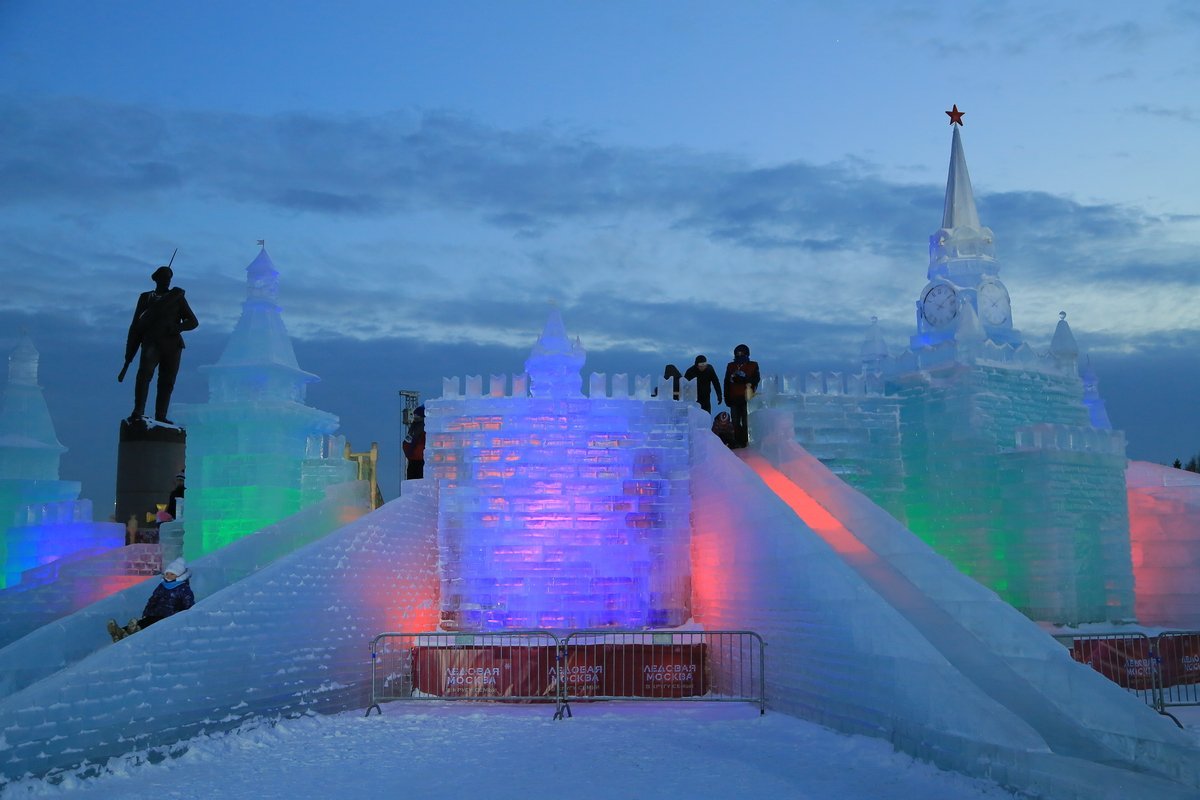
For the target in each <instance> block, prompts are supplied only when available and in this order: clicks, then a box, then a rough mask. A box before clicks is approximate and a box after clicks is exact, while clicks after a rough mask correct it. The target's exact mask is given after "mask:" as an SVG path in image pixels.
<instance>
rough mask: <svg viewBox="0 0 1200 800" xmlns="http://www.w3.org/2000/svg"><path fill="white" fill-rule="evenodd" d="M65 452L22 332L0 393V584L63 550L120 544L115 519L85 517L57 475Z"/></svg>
mask: <svg viewBox="0 0 1200 800" xmlns="http://www.w3.org/2000/svg"><path fill="white" fill-rule="evenodd" d="M64 452H66V448H65V447H63V446H62V444H60V443H59V441H58V436H57V434H56V433H55V431H54V422H53V421H52V420H51V419H50V410H49V409H48V408H47V406H46V398H45V397H44V396H43V395H42V388H41V387H40V386H39V385H38V352H37V349H36V348H35V347H34V346H33V342H31V341H30V340H29V338H28V337H26V336H23V337H21V340H20V342H19V343H18V344H17V346H16V347H15V348H14V349H13V351H12V353H11V355H10V356H9V359H8V383H7V385H6V386H5V388H4V393H3V396H2V397H0V565H2V566H3V570H0V588H3V587H5V586H12V585H14V584H16V583H18V582H19V581H20V576H21V573H22V572H24V571H25V570H28V569H32V568H34V567H37V566H39V565H41V564H46V563H49V562H51V561H54V560H55V559H57V558H61V557H63V556H65V555H69V554H71V553H75V552H78V551H80V550H89V549H96V548H109V547H119V546H121V545H122V544H124V540H125V539H124V537H125V533H124V528H123V527H122V526H120V525H117V524H115V523H94V522H92V504H91V502H90V501H87V500H79V499H78V497H79V483H78V482H76V481H62V480H59V479H58V469H59V460H60V459H61V457H62V454H63V453H64Z"/></svg>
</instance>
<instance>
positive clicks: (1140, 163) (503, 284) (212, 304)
mask: <svg viewBox="0 0 1200 800" xmlns="http://www.w3.org/2000/svg"><path fill="white" fill-rule="evenodd" d="M1197 52H1200V7H1197V6H1195V5H1194V4H1191V3H1187V2H1157V3H1155V2H1151V3H1143V4H1138V6H1137V7H1136V8H1134V7H1133V6H1132V5H1130V4H1129V3H1127V2H1090V3H1086V4H1084V3H1065V2H1061V3H1057V2H1049V3H1048V2H980V3H973V2H946V3H927V2H905V3H848V4H833V3H820V2H813V3H806V2H795V3H779V2H738V3H733V2H728V3H702V2H687V3H684V2H655V3H648V2H647V3H634V2H605V3H599V2H596V3H564V2H544V3H534V2H515V3H494V2H493V3H453V4H449V3H447V4H436V3H416V2H411V3H408V2H391V3H366V2H341V3H304V4H299V3H284V2H253V1H250V2H246V1H243V2H236V3H235V2H206V3H195V4H164V3H150V2H124V3H89V2H82V0H80V1H78V2H61V1H60V0H41V1H39V2H32V1H30V0H5V2H3V3H0V141H2V142H4V146H3V147H2V148H0V204H2V208H3V213H2V214H0V276H3V286H4V291H2V292H0V345H3V346H5V348H6V349H7V347H8V346H10V345H11V343H12V342H13V341H14V340H15V338H16V336H18V335H19V333H20V331H21V330H22V329H26V330H28V332H29V335H30V336H31V337H32V338H33V339H34V342H35V344H36V345H37V346H38V348H39V350H41V352H42V369H41V381H42V384H43V385H44V386H45V388H46V394H47V398H48V402H49V403H50V407H51V412H52V413H53V414H54V417H55V420H56V423H57V425H58V429H59V437H60V439H62V441H63V443H64V444H65V445H67V447H69V448H70V452H68V453H67V455H66V456H65V457H64V460H63V469H62V474H63V477H64V478H68V479H73V480H82V481H84V495H85V496H88V497H91V498H93V499H94V500H95V501H96V505H97V509H98V510H99V509H102V508H105V507H108V506H107V504H109V503H111V495H112V486H113V484H114V483H115V476H114V475H113V465H114V463H115V442H116V434H117V421H118V420H119V419H120V418H121V417H122V416H124V415H126V414H128V411H129V406H130V404H131V399H130V397H129V395H130V394H131V387H130V386H129V385H128V384H123V385H118V384H117V383H116V381H115V373H116V371H117V370H118V369H119V368H120V363H121V355H122V347H123V338H124V330H125V327H126V326H127V324H128V320H129V315H130V314H131V312H132V308H133V303H134V301H135V299H136V295H137V293H138V292H140V291H143V290H145V289H148V288H150V282H149V279H148V275H149V272H150V271H151V270H153V268H154V267H155V266H156V265H157V264H159V263H162V262H163V261H165V259H166V258H167V257H168V256H169V255H170V253H171V251H172V250H173V249H174V248H175V247H179V256H178V258H177V260H176V264H175V267H176V284H177V285H180V286H183V287H184V288H186V289H187V291H188V297H189V299H190V301H191V304H192V306H193V308H195V309H196V312H197V314H198V316H199V317H200V320H201V327H200V328H199V329H198V330H197V331H195V332H194V333H192V334H190V335H189V338H188V341H189V349H188V351H187V352H186V353H185V358H184V366H183V370H182V372H181V376H180V382H179V385H178V386H177V389H176V401H177V402H199V401H203V400H204V399H205V397H206V386H205V384H204V382H203V378H202V376H201V374H200V373H199V372H198V371H197V367H199V366H201V365H203V364H210V363H213V362H214V361H215V360H216V358H217V357H218V356H219V354H220V351H221V348H222V347H223V346H224V343H225V341H226V337H227V336H228V333H229V331H230V329H231V328H232V325H233V323H234V321H235V320H236V317H237V314H238V312H239V310H240V302H241V299H242V298H243V295H244V268H245V266H246V265H247V264H249V263H250V261H251V260H252V259H253V258H254V256H255V255H256V253H257V247H256V246H255V242H256V240H258V239H264V238H265V239H266V240H267V246H268V250H269V251H270V253H271V256H272V258H273V259H274V261H275V263H276V265H277V267H278V268H279V270H280V273H281V303H282V305H283V307H284V316H285V320H286V322H287V324H288V327H289V330H290V331H291V333H292V334H293V337H294V339H295V341H296V350H297V356H298V358H299V360H300V363H301V366H302V367H304V368H305V369H307V370H309V371H311V372H314V373H316V374H318V375H319V376H321V378H322V382H321V383H320V384H317V385H316V386H314V387H313V388H312V389H311V390H310V393H309V399H310V402H311V403H312V404H313V405H315V406H317V407H318V408H321V409H323V410H326V411H331V412H333V413H335V414H338V415H339V416H340V417H341V419H342V425H343V430H344V432H346V433H347V434H348V435H349V436H350V439H351V441H352V443H353V444H354V445H355V447H356V448H360V447H365V446H367V445H368V444H369V442H370V441H371V440H376V441H379V442H380V446H381V448H382V450H383V459H384V464H385V467H384V491H385V494H386V495H387V496H392V495H394V494H395V485H396V484H395V480H396V479H395V466H394V465H395V462H396V461H397V459H398V457H399V456H398V451H399V447H398V436H399V426H398V422H397V416H398V408H399V403H398V400H397V396H396V391H397V390H398V389H400V388H414V389H418V390H420V391H421V392H422V393H423V394H424V395H426V396H430V395H435V394H437V393H439V392H440V386H441V377H442V376H443V375H458V374H488V373H491V372H509V373H511V372H518V371H520V370H521V365H522V363H523V361H524V357H525V355H526V354H527V352H528V348H529V346H530V345H531V344H532V342H533V339H534V338H535V337H536V334H537V333H538V331H539V329H540V327H541V324H542V323H543V322H544V320H545V316H546V309H547V303H548V302H550V301H553V302H556V303H557V304H559V306H560V308H561V309H562V312H563V316H564V319H565V320H566V323H567V327H568V330H569V331H570V332H571V333H572V334H577V335H579V336H580V337H581V338H582V340H583V344H584V346H585V347H586V348H587V349H588V350H589V360H588V363H587V365H586V367H585V369H586V370H588V371H593V370H594V371H606V372H617V371H626V372H631V373H651V372H659V371H661V368H662V365H663V364H664V363H667V362H668V361H670V362H674V363H677V364H680V365H685V364H686V363H688V362H690V360H691V357H692V356H693V355H694V354H695V353H698V352H705V353H707V354H708V355H709V357H710V358H711V359H712V360H714V361H720V360H723V359H725V358H726V357H727V354H728V353H729V351H730V350H731V349H732V346H733V345H734V344H736V343H737V342H739V341H746V342H748V343H749V344H750V345H751V346H752V348H753V349H754V354H755V356H756V357H758V358H759V360H760V362H761V363H762V364H763V366H764V369H765V370H766V371H768V372H783V373H797V372H803V371H807V370H813V369H822V368H846V367H848V366H850V365H851V364H852V363H853V360H854V356H855V354H856V352H857V346H858V342H859V341H860V339H861V338H862V335H863V332H864V330H865V329H866V326H867V324H868V323H869V320H870V318H871V317H872V316H878V317H879V319H880V324H881V325H882V326H883V330H884V332H885V335H886V338H887V340H888V342H889V343H890V344H891V346H892V348H893V349H899V348H901V347H902V346H904V344H905V343H906V342H907V337H908V335H909V334H910V333H912V331H913V328H914V305H913V304H914V302H915V301H916V299H917V297H918V294H919V292H920V290H921V288H922V287H923V286H924V284H925V271H926V268H927V245H928V236H929V234H931V233H933V232H934V231H935V230H936V229H937V227H938V225H939V224H940V219H941V206H942V195H943V190H944V185H945V178H946V167H947V162H948V158H949V149H950V129H949V126H948V118H947V117H946V115H945V114H944V113H943V112H944V110H945V109H948V108H949V107H950V105H951V104H952V103H956V104H957V105H958V107H959V108H960V109H962V110H964V111H965V112H966V116H965V118H964V121H965V123H966V126H965V128H964V130H963V142H964V146H965V150H966V154H967V160H968V164H969V166H970V171H971V177H972V180H973V182H974V186H975V192H976V198H977V200H978V205H979V211H980V216H981V218H982V221H983V223H984V224H985V225H988V226H989V227H991V228H992V229H993V230H994V231H995V233H996V242H997V250H998V255H999V257H1000V259H1001V272H1000V275H1001V278H1002V279H1003V280H1004V281H1005V282H1006V284H1007V285H1008V288H1009V290H1010V293H1011V295H1012V298H1013V309H1014V321H1015V323H1016V326H1017V327H1018V328H1020V329H1021V330H1022V331H1023V333H1024V335H1025V338H1026V340H1027V341H1028V342H1029V343H1030V344H1031V345H1032V346H1033V347H1035V348H1038V349H1041V348H1045V347H1046V346H1048V344H1049V340H1050V336H1051V333H1052V332H1053V329H1054V324H1055V323H1056V322H1057V319H1058V312H1059V311H1060V310H1061V311H1066V312H1067V314H1068V321H1069V322H1070V323H1071V325H1072V327H1073V329H1074V331H1075V334H1076V337H1077V339H1078V340H1079V342H1080V344H1081V346H1082V347H1084V348H1085V349H1086V350H1087V351H1088V352H1089V353H1090V355H1091V359H1092V363H1093V366H1094V367H1095V369H1096V371H1097V373H1098V376H1099V379H1100V388H1101V392H1102V393H1103V395H1104V396H1105V398H1106V399H1107V401H1108V404H1109V410H1110V415H1111V417H1112V419H1113V422H1114V425H1115V426H1116V427H1118V428H1121V429H1123V430H1125V431H1126V433H1127V436H1128V439H1129V453H1130V455H1131V457H1134V458H1140V459H1146V460H1151V461H1165V462H1169V461H1170V460H1172V459H1173V458H1176V457H1181V458H1184V459H1185V460H1186V458H1187V457H1188V456H1189V455H1191V454H1193V453H1195V452H1197V451H1200V421H1198V420H1197V419H1196V415H1195V413H1194V407H1195V405H1194V398H1195V397H1196V395H1197V393H1198V392H1200V377H1198V374H1197V370H1196V355H1195V354H1196V352H1197V346H1198V345H1200V319H1198V318H1197V310H1196V302H1195V298H1196V282H1197V260H1198V259H1197V255H1196V253H1197V244H1198V243H1200V193H1198V191H1197V186H1200V101H1197V99H1196V98H1197V97H1200V92H1197V86H1198V85H1200V61H1197V60H1196V58H1195V54H1196V53H1197Z"/></svg>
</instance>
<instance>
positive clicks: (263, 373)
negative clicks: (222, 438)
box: [201, 247, 317, 402]
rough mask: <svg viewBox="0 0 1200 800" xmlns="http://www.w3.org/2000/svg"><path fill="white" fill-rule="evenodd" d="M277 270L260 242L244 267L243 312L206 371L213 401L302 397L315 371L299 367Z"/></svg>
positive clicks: (298, 398) (296, 398)
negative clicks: (280, 300)
mask: <svg viewBox="0 0 1200 800" xmlns="http://www.w3.org/2000/svg"><path fill="white" fill-rule="evenodd" d="M278 295H279V271H278V270H276V269H275V264H274V263H273V262H272V261H271V256H270V255H268V254H267V248H266V247H263V248H262V250H260V251H259V253H258V256H257V257H256V258H255V259H254V260H253V261H252V262H250V265H249V266H248V267H246V300H245V301H244V302H243V303H242V316H241V317H240V318H239V319H238V322H237V325H236V326H235V327H234V329H233V334H232V335H231V336H230V337H229V344H227V345H226V346H225V351H224V352H223V353H222V354H221V358H220V359H218V360H217V363H216V364H214V365H213V366H211V367H201V369H202V370H207V371H209V395H210V398H211V399H212V400H214V401H218V402H219V401H224V400H232V399H237V400H247V399H252V398H255V397H257V398H263V397H265V396H270V397H273V398H277V399H285V400H295V401H297V402H303V401H304V394H305V388H306V385H307V384H309V383H311V382H313V381H316V380H317V376H316V375H313V374H311V373H309V372H305V371H304V370H302V369H300V365H299V364H298V363H297V362H296V351H295V350H294V349H293V348H292V340H291V337H290V336H288V332H287V328H286V327H285V326H284V324H283V316H282V315H281V314H280V311H281V310H282V309H280V307H279V305H278V304H277V303H276V299H277V297H278Z"/></svg>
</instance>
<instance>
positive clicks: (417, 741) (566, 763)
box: [5, 702, 1015, 800]
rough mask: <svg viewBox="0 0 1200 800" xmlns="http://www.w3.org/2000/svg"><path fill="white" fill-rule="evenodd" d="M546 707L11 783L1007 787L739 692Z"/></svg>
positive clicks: (212, 791) (425, 792)
mask: <svg viewBox="0 0 1200 800" xmlns="http://www.w3.org/2000/svg"><path fill="white" fill-rule="evenodd" d="M573 711H574V714H575V715H574V717H573V718H571V719H567V720H563V721H555V720H554V719H552V713H553V709H552V707H548V706H544V705H535V706H528V705H508V706H500V705H487V706H480V705H454V704H450V703H442V702H437V703H431V704H428V705H411V704H409V705H401V704H397V703H393V704H390V705H386V706H384V709H383V714H382V716H379V715H374V714H372V716H371V717H364V716H363V715H362V712H353V713H350V712H348V713H345V714H339V715H335V716H329V717H321V716H314V717H306V718H300V719H293V720H287V721H284V722H281V723H279V724H278V725H275V726H267V725H264V726H261V727H258V728H253V729H250V730H243V731H240V732H238V733H234V734H229V735H222V736H216V737H202V738H199V739H195V740H192V741H191V742H188V743H187V747H186V752H185V753H183V754H182V755H179V756H178V757H175V758H169V759H167V760H164V761H160V762H159V763H157V764H149V763H144V762H143V763H140V764H134V763H132V762H131V761H129V760H124V759H123V760H119V761H118V760H114V761H113V762H112V763H110V764H109V765H108V769H109V770H110V771H109V773H108V774H104V775H101V776H98V777H94V778H89V779H84V780H80V779H77V778H69V779H67V780H66V781H64V782H63V783H62V784H60V785H58V786H53V785H50V784H47V783H44V782H41V781H24V782H18V783H15V784H12V785H10V786H9V787H8V790H7V791H6V792H5V794H6V795H7V796H8V797H14V798H15V797H71V798H77V797H78V798H88V797H91V798H106V800H110V799H116V798H155V799H156V800H165V799H166V798H196V797H203V798H205V799H206V800H220V798H243V797H251V796H252V797H255V798H259V799H261V800H268V799H269V798H304V797H335V796H343V797H363V796H375V797H407V798H454V797H487V798H490V800H504V799H505V798H513V800H529V799H530V798H537V797H548V796H554V795H558V796H564V797H571V798H574V799H575V800H587V799H588V798H596V800H600V799H601V798H603V799H604V800H613V799H614V798H656V799H661V798H681V800H710V799H711V800H730V798H739V797H754V798H788V800H819V799H821V798H838V799H839V800H859V799H861V800H867V799H868V798H870V800H908V799H909V798H913V799H914V800H915V799H916V798H919V799H920V800H969V799H970V798H993V799H997V800H998V799H999V798H1011V797H1015V795H1013V794H1012V793H1010V792H1008V791H1005V790H1003V789H1001V788H1000V787H998V786H996V785H995V784H992V783H989V782H987V781H983V780H977V779H972V778H967V777H964V776H962V775H958V774H956V773H951V772H943V771H940V770H938V769H937V768H935V767H932V766H930V765H928V764H924V763H921V762H917V761H914V760H913V759H912V758H910V757H908V756H906V755H904V754H902V753H897V752H895V751H894V750H893V749H892V747H891V746H890V745H889V744H888V743H887V742H884V741H882V740H879V739H872V738H867V737H863V736H845V735H842V734H838V733H834V732H832V731H829V730H827V729H825V728H822V727H820V726H817V725H813V724H810V723H808V722H804V721H802V720H798V719H796V718H794V717H790V716H787V715H785V714H779V713H771V712H768V713H767V714H766V715H765V716H759V714H758V710H757V708H755V707H753V706H750V705H744V704H723V705H722V704H694V705H687V706H681V705H667V704H659V703H642V704H639V703H593V704H576V705H574V706H573Z"/></svg>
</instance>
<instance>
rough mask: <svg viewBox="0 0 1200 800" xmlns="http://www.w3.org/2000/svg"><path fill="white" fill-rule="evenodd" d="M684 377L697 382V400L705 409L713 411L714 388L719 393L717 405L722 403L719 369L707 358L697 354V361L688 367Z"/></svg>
mask: <svg viewBox="0 0 1200 800" xmlns="http://www.w3.org/2000/svg"><path fill="white" fill-rule="evenodd" d="M683 379H684V380H686V381H695V382H696V402H697V403H699V404H700V407H701V408H703V409H704V410H705V411H707V412H708V413H710V414H711V413H712V398H711V395H710V393H711V392H712V391H714V390H715V391H716V393H717V405H721V403H722V399H721V381H720V380H719V379H718V378H717V371H716V370H715V369H713V368H712V364H709V363H708V359H707V358H705V357H704V356H696V363H695V364H692V366H690V367H688V368H687V372H685V373H683Z"/></svg>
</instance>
